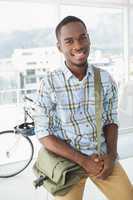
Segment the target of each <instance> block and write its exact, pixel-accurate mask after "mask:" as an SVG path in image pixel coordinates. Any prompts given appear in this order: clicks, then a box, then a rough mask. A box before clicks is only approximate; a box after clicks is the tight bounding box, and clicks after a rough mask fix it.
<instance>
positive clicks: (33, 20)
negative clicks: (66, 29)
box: [0, 2, 57, 32]
mask: <svg viewBox="0 0 133 200" xmlns="http://www.w3.org/2000/svg"><path fill="white" fill-rule="evenodd" d="M53 16H55V17H53ZM56 16H57V13H56V9H55V6H54V5H50V4H39V3H27V2H26V3H22V2H18V3H16V2H0V32H11V31H14V30H29V29H30V30H31V29H36V28H45V27H49V26H54V25H55V24H56V20H57V18H56Z"/></svg>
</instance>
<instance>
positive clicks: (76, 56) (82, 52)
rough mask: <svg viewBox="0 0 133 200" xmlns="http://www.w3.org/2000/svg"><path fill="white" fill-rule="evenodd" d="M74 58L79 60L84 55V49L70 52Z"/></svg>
mask: <svg viewBox="0 0 133 200" xmlns="http://www.w3.org/2000/svg"><path fill="white" fill-rule="evenodd" d="M72 55H73V56H74V57H75V58H76V59H78V60H81V59H84V58H85V57H86V51H80V52H75V53H73V54H72Z"/></svg>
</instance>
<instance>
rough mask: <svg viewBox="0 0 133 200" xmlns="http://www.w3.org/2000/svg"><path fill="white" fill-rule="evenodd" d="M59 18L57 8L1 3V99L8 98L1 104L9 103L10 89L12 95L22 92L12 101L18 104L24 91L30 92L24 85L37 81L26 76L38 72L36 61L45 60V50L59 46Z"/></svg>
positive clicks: (41, 5) (35, 4)
mask: <svg viewBox="0 0 133 200" xmlns="http://www.w3.org/2000/svg"><path fill="white" fill-rule="evenodd" d="M7 13H8V15H7ZM57 16H58V15H57V6H56V4H48V3H47V4H44V3H43V4H41V3H30V2H26V3H24V2H23V1H20V2H15V1H12V2H8V1H7V2H3V1H0V96H1V95H2V96H3V95H4V98H1V101H0V104H3V103H4V104H5V103H8V100H9V98H8V95H5V94H7V93H8V91H7V89H8V90H10V91H9V93H11V92H12V90H14V89H16V91H15V92H16V93H17V92H18V94H16V96H17V97H18V98H15V99H13V101H12V103H15V102H17V101H19V99H20V98H19V94H21V92H20V91H21V89H25V90H26V88H25V84H24V83H25V82H28V83H29V82H30V83H33V82H34V83H35V82H36V78H35V77H30V78H27V77H25V73H26V70H27V69H28V68H29V67H30V68H31V70H32V69H33V70H36V67H37V64H38V63H37V62H36V61H37V60H41V58H42V55H43V52H44V48H46V47H47V48H50V47H54V46H55V36H54V26H55V24H56V21H57ZM34 58H35V60H34ZM48 59H49V60H50V62H51V59H50V58H47V60H48ZM7 60H8V62H7ZM47 60H46V61H47ZM55 64H56V62H55ZM39 67H42V68H45V67H47V66H46V65H40V66H39ZM7 74H8V75H7ZM25 78H26V80H25ZM4 91H5V94H4ZM6 96H7V99H6V100H5V98H6ZM9 96H10V95H9ZM2 99H3V100H2ZM2 101H3V102H2ZM9 103H11V100H9Z"/></svg>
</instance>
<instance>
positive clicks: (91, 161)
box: [82, 154, 104, 176]
mask: <svg viewBox="0 0 133 200" xmlns="http://www.w3.org/2000/svg"><path fill="white" fill-rule="evenodd" d="M82 167H83V168H84V169H85V171H86V172H87V174H88V175H89V176H97V175H98V174H100V173H101V171H103V167H104V162H103V160H102V159H101V158H100V157H99V156H98V155H97V154H93V155H92V156H90V157H88V156H87V157H86V158H85V159H84V161H83V163H82Z"/></svg>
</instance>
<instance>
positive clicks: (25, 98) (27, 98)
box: [24, 96, 33, 102]
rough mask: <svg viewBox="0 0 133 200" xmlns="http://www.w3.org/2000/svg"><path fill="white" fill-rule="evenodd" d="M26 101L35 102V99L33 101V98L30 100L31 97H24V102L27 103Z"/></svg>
mask: <svg viewBox="0 0 133 200" xmlns="http://www.w3.org/2000/svg"><path fill="white" fill-rule="evenodd" d="M25 100H28V101H31V102H33V99H31V98H29V97H27V96H24V101H25Z"/></svg>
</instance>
